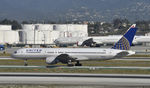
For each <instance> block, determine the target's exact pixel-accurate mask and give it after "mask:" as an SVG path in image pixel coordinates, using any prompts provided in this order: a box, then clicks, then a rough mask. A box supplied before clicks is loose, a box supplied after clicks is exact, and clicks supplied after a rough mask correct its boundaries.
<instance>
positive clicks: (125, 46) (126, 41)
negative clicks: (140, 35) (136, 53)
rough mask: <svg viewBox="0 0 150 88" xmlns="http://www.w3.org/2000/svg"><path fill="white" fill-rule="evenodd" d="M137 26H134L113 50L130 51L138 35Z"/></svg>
mask: <svg viewBox="0 0 150 88" xmlns="http://www.w3.org/2000/svg"><path fill="white" fill-rule="evenodd" d="M136 30H137V28H136V24H133V25H132V26H131V27H130V28H129V29H128V30H127V32H126V33H125V34H124V35H123V36H122V38H121V39H120V40H119V41H118V42H117V43H116V44H115V45H114V46H113V47H112V49H120V50H129V49H130V46H131V45H132V41H133V38H134V36H135V34H136Z"/></svg>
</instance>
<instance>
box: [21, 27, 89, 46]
mask: <svg viewBox="0 0 150 88" xmlns="http://www.w3.org/2000/svg"><path fill="white" fill-rule="evenodd" d="M87 28H88V26H87V25H86V24H23V25H22V29H23V30H22V32H23V36H22V40H23V41H22V42H23V43H24V44H54V41H55V40H56V39H57V38H60V37H85V36H88V32H87Z"/></svg>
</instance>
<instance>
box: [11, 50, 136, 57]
mask: <svg viewBox="0 0 150 88" xmlns="http://www.w3.org/2000/svg"><path fill="white" fill-rule="evenodd" d="M122 51H125V50H117V49H100V48H24V49H19V50H17V51H16V52H15V53H14V54H13V55H12V57H14V58H16V59H46V58H47V57H53V56H59V55H61V54H67V55H69V56H72V58H74V57H76V58H77V60H100V59H113V58H114V57H115V56H116V55H117V54H118V53H119V52H122ZM125 52H129V53H133V54H134V52H131V51H125Z"/></svg>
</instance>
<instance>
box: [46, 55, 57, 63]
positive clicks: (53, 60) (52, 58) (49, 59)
mask: <svg viewBox="0 0 150 88" xmlns="http://www.w3.org/2000/svg"><path fill="white" fill-rule="evenodd" d="M58 62H59V61H58V60H57V59H56V57H47V58H46V63H47V64H57V63H58Z"/></svg>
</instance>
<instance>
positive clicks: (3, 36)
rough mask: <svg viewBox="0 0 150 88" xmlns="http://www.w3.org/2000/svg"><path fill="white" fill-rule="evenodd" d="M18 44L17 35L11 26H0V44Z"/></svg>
mask: <svg viewBox="0 0 150 88" xmlns="http://www.w3.org/2000/svg"><path fill="white" fill-rule="evenodd" d="M6 43H8V44H17V43H19V33H18V32H17V31H13V30H12V26H11V25H0V44H6Z"/></svg>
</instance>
